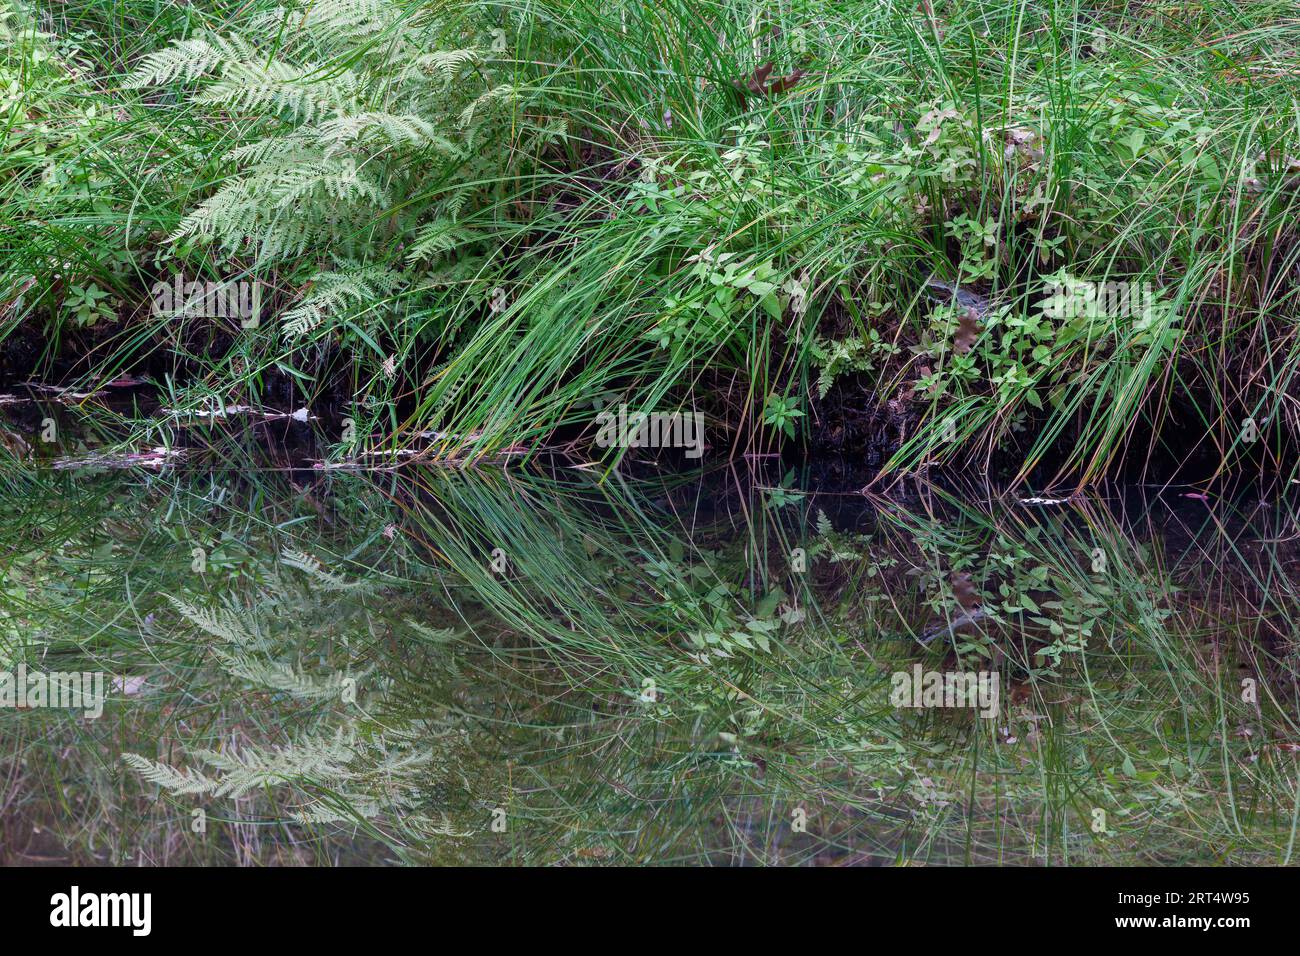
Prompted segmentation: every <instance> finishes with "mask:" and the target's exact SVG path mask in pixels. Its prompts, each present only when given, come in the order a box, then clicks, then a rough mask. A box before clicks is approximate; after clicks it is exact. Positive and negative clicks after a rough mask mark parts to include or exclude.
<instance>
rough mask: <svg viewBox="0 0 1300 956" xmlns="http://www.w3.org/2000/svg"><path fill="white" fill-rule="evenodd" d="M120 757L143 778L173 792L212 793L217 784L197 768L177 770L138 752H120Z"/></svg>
mask: <svg viewBox="0 0 1300 956" xmlns="http://www.w3.org/2000/svg"><path fill="white" fill-rule="evenodd" d="M122 759H123V760H124V761H126V763H127V764H128V765H129V766H130V767H131V769H132V770H134V771H135V772H136V773H138V774H140V776H142V777H144V779H145V780H147V781H149V782H150V783H154V784H157V785H158V786H160V787H162V788H163V789H164V790H168V791H170V792H171V793H174V794H188V793H212V792H214V791H215V790H216V789H217V786H218V783H217V781H215V780H212V779H210V778H208V777H206V776H204V775H203V774H202V773H200V772H199V771H197V770H193V769H189V770H177V769H176V768H175V767H169V766H167V764H165V763H160V762H159V761H156V760H149V759H148V758H147V757H142V756H140V755H139V754H132V753H125V754H122Z"/></svg>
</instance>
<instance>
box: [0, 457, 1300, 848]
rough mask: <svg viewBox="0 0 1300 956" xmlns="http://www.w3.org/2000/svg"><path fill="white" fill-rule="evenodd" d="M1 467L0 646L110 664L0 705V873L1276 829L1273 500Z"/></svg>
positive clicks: (1284, 808) (1149, 842)
mask: <svg viewBox="0 0 1300 956" xmlns="http://www.w3.org/2000/svg"><path fill="white" fill-rule="evenodd" d="M231 454H233V452H231ZM3 487H4V492H3V496H2V497H0V508H3V510H4V518H3V526H4V528H5V530H4V532H3V534H4V536H5V541H4V549H3V550H4V552H5V555H6V557H5V558H4V565H3V567H4V586H3V598H0V669H3V670H9V671H12V670H14V669H15V668H16V667H17V666H18V665H19V664H22V665H24V666H25V667H26V668H28V669H44V670H45V671H63V670H69V671H70V670H78V671H86V670H102V671H105V672H107V673H108V674H110V675H112V676H113V677H115V678H116V680H115V681H112V682H111V686H112V687H113V692H112V693H111V694H110V701H109V703H108V705H107V707H106V710H105V715H104V717H103V718H101V719H100V720H98V721H94V720H86V719H84V718H83V717H81V716H79V715H77V714H73V713H70V712H65V711H60V710H59V709H57V708H48V707H38V708H26V709H21V710H20V709H17V708H8V709H4V710H0V742H2V744H3V750H2V752H0V761H2V762H3V767H2V768H0V772H2V773H4V774H5V776H6V778H7V779H10V780H13V781H15V784H14V785H13V787H12V788H11V789H12V792H13V794H14V796H13V798H12V799H10V801H9V804H8V806H7V807H6V810H5V812H4V822H3V828H4V832H3V834H0V835H2V836H3V839H2V840H0V845H2V846H4V847H5V850H4V851H3V854H4V855H6V856H7V857H8V859H7V862H11V863H20V862H40V861H42V860H47V859H48V860H62V861H89V860H104V861H108V860H111V861H113V862H135V861H145V862H155V863H177V862H237V863H285V864H287V863H307V862H326V861H330V860H344V861H348V862H382V861H408V862H516V863H533V864H539V863H556V862H569V863H602V862H605V863H632V862H647V863H665V862H710V863H718V864H766V863H794V864H803V863H817V864H826V865H850V864H858V865H875V864H892V863H931V864H941V863H951V862H978V863H1034V862H1037V863H1050V864H1062V863H1071V864H1096V863H1123V862H1146V863H1195V862H1216V861H1229V862H1236V863H1244V862H1289V860H1290V858H1291V853H1292V844H1293V838H1294V827H1295V820H1296V813H1297V799H1296V798H1297V794H1296V783H1295V777H1296V774H1295V766H1294V764H1295V761H1296V759H1297V756H1296V751H1297V750H1300V733H1298V732H1297V728H1296V715H1297V686H1296V652H1295V639H1294V635H1293V629H1292V625H1291V621H1292V620H1293V619H1294V618H1295V616H1296V615H1295V613H1294V612H1295V609H1296V586H1295V578H1296V568H1295V565H1296V560H1297V550H1298V545H1300V528H1298V527H1297V524H1296V515H1295V513H1294V511H1293V510H1292V509H1291V507H1290V506H1289V505H1288V504H1287V502H1286V501H1285V499H1284V498H1277V499H1261V498H1259V497H1258V496H1240V495H1237V496H1233V497H1231V498H1229V497H1224V496H1214V497H1205V496H1200V497H1183V495H1185V494H1189V492H1187V491H1186V490H1185V489H1144V488H1129V489H1126V490H1124V491H1123V492H1122V493H1121V492H1108V493H1105V494H1091V495H1078V496H1075V497H1073V498H1071V499H1070V500H1068V501H1058V502H1055V503H1045V502H1044V501H1042V500H1041V499H1040V500H1039V501H1036V502H1035V501H1029V502H1026V501H1023V500H1022V499H1023V498H1027V497H1030V496H1029V495H1027V494H1021V495H999V494H997V493H995V492H993V491H990V490H989V489H973V488H956V487H952V486H949V487H947V488H944V487H939V486H934V485H923V484H913V485H910V486H907V487H898V488H895V489H893V491H892V493H891V494H889V495H882V496H879V497H869V496H866V495H863V494H860V493H857V492H855V491H845V490H837V491H834V492H832V491H829V490H827V487H826V485H825V483H821V484H820V485H819V483H818V482H817V481H816V480H814V479H811V478H809V476H807V475H805V476H803V478H802V479H801V476H800V475H799V474H797V473H795V474H791V475H787V476H784V478H783V476H781V475H780V474H779V473H778V474H775V475H766V474H761V473H760V474H754V473H749V472H740V471H738V470H735V469H733V470H729V471H726V472H724V473H720V474H712V475H706V476H677V477H675V478H673V479H671V480H664V479H647V478H640V479H631V478H626V477H620V476H618V475H613V476H608V477H605V478H604V479H603V480H602V476H601V475H599V474H597V473H595V472H593V471H591V470H587V469H583V468H573V467H569V466H568V465H566V464H565V463H561V462H535V463H533V464H532V465H530V466H528V467H511V468H508V469H507V468H493V469H418V468H403V469H396V470H388V471H383V472H366V471H342V470H339V471H334V470H319V469H317V470H314V471H313V470H310V469H307V470H304V469H302V468H300V467H293V468H286V469H275V468H270V469H260V470H242V471H234V470H228V469H220V468H218V469H214V470H200V469H194V468H180V469H171V468H166V467H163V468H157V469H148V470H142V469H136V470H128V471H116V472H112V473H102V472H94V471H85V470H72V471H69V472H59V471H55V470H53V469H41V470H34V469H32V468H30V467H18V466H16V465H13V466H10V467H8V468H6V469H5V473H4V476H3ZM962 675H971V679H972V680H973V681H974V683H973V684H970V685H967V684H966V683H965V682H964V681H965V678H964V676H962ZM981 675H982V676H981ZM981 680H982V681H983V682H984V683H983V684H980V683H979V682H980V681H981ZM904 684H906V688H905V689H903V685H904ZM994 685H995V686H996V689H997V699H996V702H995V707H994V708H992V709H990V707H989V703H990V701H989V695H988V693H984V694H983V695H982V696H978V699H977V696H972V697H970V698H969V699H967V698H966V697H964V696H963V694H964V693H965V690H964V689H965V688H967V687H968V686H969V687H973V688H975V689H976V690H978V689H979V688H980V687H983V688H984V690H985V691H988V690H989V689H990V688H992V687H993V686H994ZM927 688H929V689H930V690H931V691H933V692H934V693H933V694H927ZM973 693H974V692H973ZM916 704H922V706H914V705H916ZM982 714H983V715H982ZM123 755H130V756H125V757H124V756H123ZM34 828H35V829H34Z"/></svg>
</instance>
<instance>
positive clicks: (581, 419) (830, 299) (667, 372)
mask: <svg viewBox="0 0 1300 956" xmlns="http://www.w3.org/2000/svg"><path fill="white" fill-rule="evenodd" d="M1197 10H1198V11H1199V12H1197V13H1188V12H1186V11H1183V12H1180V13H1178V14H1177V15H1175V14H1173V13H1170V12H1167V11H1165V10H1164V9H1163V8H1161V7H1158V6H1152V5H1150V4H1138V3H1118V2H1110V3H1096V4H1091V5H1080V4H1076V3H1062V2H1041V3H1029V2H1020V3H1014V4H1005V3H992V2H983V0H962V2H951V3H942V4H938V5H924V6H923V7H922V8H920V9H918V8H916V7H914V6H913V5H912V4H901V3H893V2H887V3H851V4H848V5H844V4H840V5H838V6H836V7H835V8H834V9H830V10H828V9H825V8H824V7H823V6H821V5H806V4H798V3H796V4H787V5H783V6H782V7H780V8H778V9H772V8H769V7H765V6H762V5H755V4H753V3H750V2H748V0H727V2H712V3H694V2H692V3H689V4H687V3H667V4H664V3H655V4H648V3H642V2H615V3H599V4H597V3H590V2H586V0H579V2H572V3H570V2H565V3H554V2H549V0H548V2H542V3H529V4H515V3H509V2H503V3H502V2H499V3H486V2H481V3H458V4H420V3H407V2H396V0H384V2H380V0H331V2H330V3H329V4H320V3H318V4H315V5H312V6H310V7H306V6H304V7H301V8H296V7H290V8H288V9H281V8H278V7H276V8H273V7H271V6H270V5H269V4H254V5H253V6H251V7H249V6H247V5H244V6H241V7H238V8H236V7H233V6H224V5H221V4H202V5H199V6H197V7H195V6H191V7H186V8H184V10H183V11H178V9H176V8H171V7H166V6H163V7H160V6H158V5H157V4H155V3H153V2H142V0H129V2H128V0H118V2H115V3H113V4H105V3H99V2H96V3H91V2H85V3H79V4H73V5H67V4H60V5H58V8H57V10H56V11H53V12H49V13H47V12H45V11H44V8H42V7H41V6H39V5H36V6H18V5H11V6H9V7H7V8H6V11H7V15H6V19H5V22H6V24H7V26H6V30H7V31H8V35H9V36H11V37H14V38H17V37H25V38H26V39H24V40H22V42H14V43H11V44H10V45H9V47H8V52H7V53H6V56H7V61H6V62H7V66H6V70H7V73H6V76H7V77H10V78H12V82H13V83H16V84H17V85H16V87H15V92H14V98H13V99H11V101H10V105H9V114H8V115H9V120H8V122H7V123H6V124H5V125H4V127H3V128H4V129H5V137H6V138H5V141H4V146H3V148H2V149H0V153H2V154H3V157H4V159H3V162H4V164H5V165H4V172H3V173H2V174H0V195H3V196H4V198H5V201H4V204H3V209H4V212H3V216H4V219H3V221H2V222H0V244H2V245H0V248H2V249H3V257H2V259H0V270H2V271H0V302H4V303H5V311H4V321H5V323H6V329H7V330H8V332H9V334H10V337H11V339H15V338H17V339H21V338H22V336H23V335H28V336H30V335H31V334H32V333H33V332H35V334H37V335H39V336H40V338H41V340H42V341H43V345H42V346H41V347H40V349H39V351H40V352H41V354H42V356H43V362H44V365H45V367H46V369H47V370H53V368H54V367H55V358H56V356H62V357H63V358H64V359H65V360H70V359H75V360H76V362H75V364H73V365H71V366H69V367H67V368H66V369H64V371H65V374H73V375H77V376H80V377H81V378H83V379H85V380H87V381H90V380H96V379H102V377H103V376H105V375H110V374H115V373H116V372H117V371H119V370H121V369H123V368H127V367H133V368H137V369H147V370H148V371H150V372H151V373H152V374H154V375H155V376H157V377H158V378H160V379H162V378H170V379H172V380H174V381H176V382H179V383H180V384H181V386H182V387H183V388H184V389H192V390H193V391H192V393H191V394H190V399H191V401H193V402H194V403H196V404H202V403H204V402H207V401H210V396H212V395H213V394H214V393H215V394H218V395H220V396H222V397H223V398H225V399H226V400H231V401H233V400H236V399H239V398H240V397H243V398H253V399H265V400H283V396H284V395H285V393H286V392H287V393H290V394H292V395H293V400H294V401H295V402H297V401H310V402H324V401H326V400H330V401H334V402H342V403H345V404H346V403H348V402H354V403H355V405H354V406H353V407H350V408H347V409H345V413H346V414H347V415H348V416H349V417H353V418H354V419H355V420H356V421H357V422H358V424H359V428H360V433H361V434H362V435H363V436H364V440H365V441H367V442H373V443H381V444H386V443H389V442H401V441H405V440H407V439H408V438H409V437H410V436H413V435H414V434H416V433H419V432H423V431H428V430H431V429H432V430H436V431H437V432H439V433H440V434H441V435H443V436H444V438H443V441H445V442H446V443H448V446H449V447H448V449H447V451H448V453H449V454H451V455H453V456H455V457H458V458H463V457H466V456H469V457H476V456H482V455H486V454H491V453H495V452H498V451H500V450H501V449H503V448H507V447H523V448H526V449H530V450H534V451H535V450H539V449H542V448H545V447H547V446H548V445H554V444H555V443H557V442H568V441H571V440H577V441H578V442H579V443H580V447H582V448H584V449H590V451H589V454H591V455H614V456H616V455H620V454H622V451H621V450H617V449H616V450H614V451H612V452H602V451H601V449H599V448H593V447H591V439H592V436H593V433H594V428H593V420H594V416H595V415H596V413H597V411H598V409H599V408H600V407H602V406H603V405H604V404H606V403H608V402H611V401H615V400H625V401H627V402H628V403H629V404H631V405H632V406H633V407H634V408H644V409H651V408H664V409H667V408H672V407H689V408H695V409H699V410H701V411H703V412H704V413H705V414H706V415H707V416H708V421H709V423H710V434H711V435H712V438H711V448H710V453H711V454H714V455H724V456H725V455H728V454H730V453H732V452H734V451H736V450H739V449H750V450H765V449H771V448H775V447H777V446H780V445H783V444H789V443H792V442H794V443H800V442H809V441H812V442H814V443H824V442H831V443H837V442H838V443H848V444H849V445H850V446H851V447H852V446H853V445H861V444H863V443H865V442H866V441H867V438H866V437H865V436H864V435H863V434H862V433H861V429H860V428H855V427H853V426H852V425H851V422H850V421H849V419H853V420H856V419H858V418H862V417H865V419H866V420H869V421H870V422H872V423H873V426H872V427H873V429H884V430H888V431H889V433H890V436H891V437H890V441H889V443H888V446H887V448H886V451H887V452H888V454H887V455H886V456H885V460H884V466H885V471H887V472H893V473H898V472H906V471H910V470H915V469H917V468H919V467H921V466H922V465H924V464H926V463H932V462H943V463H948V464H952V465H958V464H970V463H978V464H979V465H981V466H983V467H991V466H992V465H993V464H995V463H1006V464H1008V465H1009V467H1010V469H1011V475H1012V476H1018V477H1021V478H1025V477H1027V476H1030V475H1031V474H1032V475H1033V476H1034V478H1035V480H1036V481H1038V482H1039V483H1050V482H1053V481H1054V480H1059V481H1064V480H1067V479H1068V480H1070V481H1074V482H1083V483H1086V482H1091V481H1095V480H1098V479H1100V478H1101V477H1103V476H1105V475H1107V474H1113V473H1115V471H1116V470H1117V468H1118V466H1119V464H1120V463H1122V462H1136V463H1141V462H1142V461H1144V460H1146V459H1147V458H1148V457H1150V456H1151V455H1152V452H1153V449H1154V450H1155V451H1157V452H1160V453H1162V454H1164V455H1166V456H1169V457H1173V458H1174V459H1175V460H1181V459H1183V458H1185V457H1186V456H1188V455H1189V454H1196V455H1199V456H1201V457H1208V458H1209V459H1210V460H1211V461H1212V462H1214V463H1222V465H1223V466H1224V467H1231V466H1233V465H1234V464H1239V463H1241V462H1242V461H1243V460H1250V461H1256V462H1261V463H1262V464H1263V465H1264V466H1266V467H1271V468H1277V467H1279V466H1282V465H1285V464H1286V463H1287V462H1289V461H1290V457H1291V456H1290V452H1291V450H1292V448H1293V444H1294V442H1293V436H1294V432H1295V426H1296V422H1297V419H1296V416H1295V415H1294V409H1293V405H1294V401H1293V396H1292V378H1293V376H1294V372H1295V367H1296V359H1295V351H1296V350H1295V335H1294V326H1295V318H1296V315H1297V307H1296V306H1297V303H1296V281H1295V280H1296V275H1297V268H1298V266H1300V263H1298V262H1297V252H1296V248H1297V246H1296V239H1295V230H1294V222H1295V220H1296V202H1297V189H1296V177H1297V175H1300V167H1297V165H1296V164H1297V162H1300V160H1297V158H1296V157H1297V156H1300V145H1297V119H1296V117H1297V109H1296V73H1295V64H1294V57H1293V56H1291V51H1292V50H1293V48H1294V46H1295V43H1296V40H1297V37H1296V29H1297V27H1296V24H1295V22H1294V20H1293V19H1289V18H1288V16H1287V14H1288V13H1289V5H1287V4H1285V3H1281V2H1278V3H1271V2H1263V3H1250V4H1235V3H1228V2H1216V3H1213V4H1204V5H1201V6H1200V7H1198V8H1197ZM38 24H39V25H41V26H43V28H44V29H45V30H47V31H48V32H49V33H50V35H49V36H45V37H38V36H35V35H33V34H32V29H33V28H34V26H36V25H38ZM230 36H234V37H236V38H237V39H238V42H239V43H240V44H243V46H240V47H238V48H234V47H232V48H229V49H226V50H225V51H224V52H218V51H219V50H221V49H222V48H221V47H220V43H222V42H225V41H224V40H221V39H220V38H228V37H230ZM214 37H215V38H218V39H215V40H214V39H213V38H214ZM169 39H170V40H175V41H184V42H185V43H187V44H190V45H189V46H186V47H176V48H172V47H169V46H168V43H167V41H168V40H169ZM204 43H207V44H209V45H208V46H207V47H202V46H201V45H202V44H204ZM213 43H215V44H217V45H216V46H213V45H212V44H213ZM196 44H199V46H196ZM201 48H202V49H206V50H208V51H209V52H208V53H205V54H202V55H200V54H198V53H197V52H196V51H197V50H199V49H201ZM172 49H174V50H175V51H176V52H174V53H169V52H168V51H169V50H172ZM416 50H418V51H423V52H422V53H421V54H420V56H422V57H423V59H420V58H417V57H416V55H415V54H413V53H412V52H411V51H416ZM35 51H41V54H40V59H39V63H37V60H36V58H35ZM431 51H436V52H431ZM191 67H193V70H192V71H191V70H190V68H191ZM200 67H202V69H200ZM200 73H205V74H206V77H202V76H200V75H199V74H200ZM381 117H382V118H381ZM330 144H333V145H330ZM335 167H337V168H335ZM330 170H333V171H332V172H330ZM331 177H332V178H331ZM176 272H183V273H185V274H186V275H188V276H193V277H198V278H204V277H206V278H212V279H255V280H257V281H258V282H260V283H262V284H263V285H264V286H265V287H266V288H267V290H268V293H267V299H266V302H267V307H268V308H267V315H266V321H264V322H263V323H262V324H261V326H260V327H259V328H257V329H241V328H239V327H238V324H237V323H232V322H228V321H224V320H214V319H210V318H201V317H200V318H196V317H183V316H182V317H173V316H160V315H157V314H155V313H154V312H153V310H152V309H151V303H150V300H149V295H148V289H149V288H150V286H151V284H152V282H153V281H154V280H155V279H157V278H158V277H159V276H168V275H172V274H175V273H176ZM931 280H938V281H942V282H948V283H957V284H958V285H959V286H960V287H961V288H962V289H963V290H967V291H969V292H970V293H972V294H975V295H979V296H982V297H983V301H984V304H983V305H981V307H980V308H979V309H978V310H977V312H978V314H977V318H976V319H975V320H974V321H973V323H972V321H971V319H970V318H969V317H966V318H964V319H963V318H962V317H961V316H959V315H957V314H956V311H957V310H955V309H954V308H953V307H950V306H947V305H944V304H941V303H937V302H936V300H935V298H934V296H933V295H931V294H927V285H926V284H927V282H929V281H931ZM1078 281H1086V282H1091V283H1105V282H1114V281H1123V282H1129V283H1133V284H1134V286H1135V287H1140V288H1145V289H1148V290H1150V292H1151V295H1152V303H1153V308H1152V309H1150V310H1149V311H1147V312H1145V313H1144V314H1141V315H1133V314H1113V313H1110V312H1107V311H1105V310H1102V311H1101V312H1100V313H1097V312H1095V311H1092V312H1085V313H1084V314H1082V315H1080V316H1077V317H1074V318H1069V317H1066V318H1062V317H1060V316H1055V317H1053V316H1052V315H1050V314H1045V313H1044V312H1043V309H1042V305H1043V303H1044V300H1045V299H1047V298H1048V293H1049V291H1050V289H1051V288H1053V287H1054V286H1055V285H1058V284H1059V285H1064V286H1069V285H1070V283H1074V282H1078ZM931 288H932V287H931ZM961 321H965V322H966V326H965V327H964V331H963V327H962V326H961ZM24 354H26V353H24ZM65 364H66V361H65ZM846 409H847V410H848V411H847V413H846V411H845V410H846ZM1247 419H1250V421H1251V424H1250V425H1249V426H1247V425H1246V424H1245V423H1246V420H1247ZM1243 435H1244V436H1245V437H1243ZM1256 436H1258V438H1256ZM1162 443H1163V448H1162Z"/></svg>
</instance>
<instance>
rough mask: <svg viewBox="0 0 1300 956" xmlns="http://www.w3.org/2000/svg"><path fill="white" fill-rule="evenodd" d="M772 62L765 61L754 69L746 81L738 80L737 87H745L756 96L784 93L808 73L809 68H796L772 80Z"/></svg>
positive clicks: (744, 88)
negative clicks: (769, 78)
mask: <svg viewBox="0 0 1300 956" xmlns="http://www.w3.org/2000/svg"><path fill="white" fill-rule="evenodd" d="M774 68H775V67H774V65H773V64H772V63H764V64H763V65H762V66H760V67H758V68H757V69H756V70H754V72H753V73H751V74H749V76H748V77H747V78H746V79H745V81H744V83H743V84H742V83H740V82H736V83H735V86H736V89H743V90H745V91H747V92H749V93H752V94H754V95H755V96H773V95H775V94H777V93H784V92H786V91H787V90H790V89H793V88H794V86H795V84H796V83H798V82H799V81H800V80H802V79H803V78H804V77H805V76H807V75H808V71H807V70H795V71H794V72H793V73H787V74H786V75H785V76H778V77H777V78H776V79H774V80H772V81H771V82H769V81H768V77H769V76H771V75H772V70H773V69H774Z"/></svg>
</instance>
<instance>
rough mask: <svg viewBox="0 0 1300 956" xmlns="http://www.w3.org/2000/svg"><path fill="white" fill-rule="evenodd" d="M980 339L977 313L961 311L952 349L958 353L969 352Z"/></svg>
mask: <svg viewBox="0 0 1300 956" xmlns="http://www.w3.org/2000/svg"><path fill="white" fill-rule="evenodd" d="M979 337H980V322H979V313H978V312H976V311H975V310H974V309H963V310H962V313H961V315H960V316H959V317H958V319H957V334H956V335H954V336H953V340H952V344H953V348H954V349H956V350H957V351H958V352H959V353H965V352H969V351H970V350H971V349H972V348H974V346H975V340H976V339H978V338H979Z"/></svg>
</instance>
